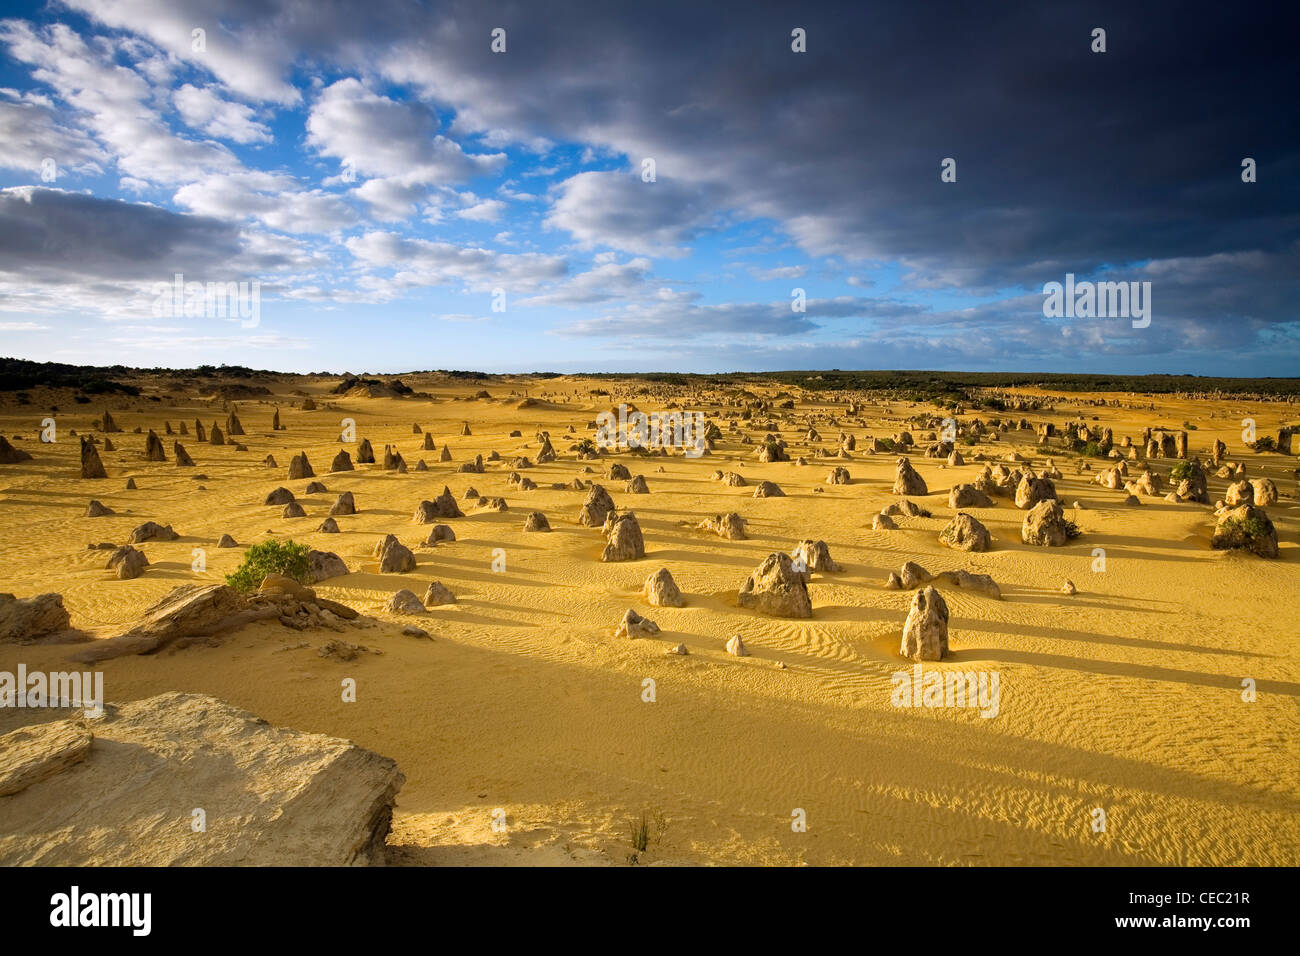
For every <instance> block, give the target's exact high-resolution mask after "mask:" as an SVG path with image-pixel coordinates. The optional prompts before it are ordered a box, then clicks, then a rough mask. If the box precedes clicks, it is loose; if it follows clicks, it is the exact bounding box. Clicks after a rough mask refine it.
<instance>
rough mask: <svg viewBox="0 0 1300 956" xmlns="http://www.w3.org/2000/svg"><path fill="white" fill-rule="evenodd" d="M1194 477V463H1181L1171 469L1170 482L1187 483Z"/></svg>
mask: <svg viewBox="0 0 1300 956" xmlns="http://www.w3.org/2000/svg"><path fill="white" fill-rule="evenodd" d="M1191 477H1192V463H1191V462H1190V461H1180V462H1179V463H1178V464H1176V465H1174V467H1173V468H1170V469H1169V480H1170V481H1186V480H1187V479H1188V478H1191Z"/></svg>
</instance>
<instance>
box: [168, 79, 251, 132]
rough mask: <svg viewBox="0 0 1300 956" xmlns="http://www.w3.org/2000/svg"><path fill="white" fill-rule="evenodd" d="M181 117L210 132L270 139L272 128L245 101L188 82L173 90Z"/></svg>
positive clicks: (195, 126)
mask: <svg viewBox="0 0 1300 956" xmlns="http://www.w3.org/2000/svg"><path fill="white" fill-rule="evenodd" d="M172 102H174V103H175V104H176V109H177V110H178V111H179V112H180V114H181V118H182V119H183V120H185V122H186V124H187V125H189V126H191V127H193V128H194V129H199V130H202V131H203V132H205V133H207V134H208V135H209V136H217V137H220V138H221V139H228V140H232V141H233V142H236V143H269V142H270V141H271V131H270V130H269V129H267V127H266V126H265V125H264V124H262V123H259V122H258V121H257V118H256V114H255V113H254V112H253V110H252V109H250V108H249V107H247V106H244V105H243V104H242V103H232V102H230V101H229V100H223V99H222V98H221V97H220V96H218V95H217V94H216V93H214V92H213V91H212V90H211V89H207V88H205V89H199V88H198V87H196V86H192V85H190V84H189V83H186V84H185V85H184V86H182V87H181V88H180V89H178V90H177V91H176V92H174V93H173V94H172Z"/></svg>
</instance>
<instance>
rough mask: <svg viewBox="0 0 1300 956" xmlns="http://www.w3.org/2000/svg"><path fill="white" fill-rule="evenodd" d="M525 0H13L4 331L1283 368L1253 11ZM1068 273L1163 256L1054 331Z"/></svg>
mask: <svg viewBox="0 0 1300 956" xmlns="http://www.w3.org/2000/svg"><path fill="white" fill-rule="evenodd" d="M533 6H535V5H526V6H522V7H521V6H518V5H513V4H503V5H496V4H491V3H463V4H460V3H451V4H436V5H435V4H422V3H391V4H388V3H382V2H370V3H364V4H362V3H351V2H347V0H338V2H326V3H318V4H304V3H299V2H291V0H275V2H268V3H265V4H256V5H253V6H252V7H250V6H249V5H248V4H245V3H240V2H238V0H206V2H197V0H175V2H169V3H158V2H150V0H68V2H59V3H51V4H49V5H40V4H33V5H30V6H28V7H26V8H24V7H19V8H18V9H11V10H9V11H8V19H5V20H4V21H3V23H2V24H0V133H3V135H0V189H2V190H3V192H0V341H2V342H3V346H2V347H0V354H8V355H15V356H19V357H24V358H32V359H38V360H51V361H64V362H78V363H96V364H106V363H110V362H121V363H125V364H133V365H143V366H153V365H168V366H187V365H194V364H198V363H201V362H209V363H223V362H224V363H230V364H244V365H251V366H255V367H267V368H278V369H284V370H292V371H313V370H327V369H328V370H335V371H342V370H349V371H353V372H362V371H376V372H382V371H401V370H405V369H412V368H417V369H418V368H473V369H481V370H486V371H532V370H557V371H588V370H610V371H620V370H685V371H728V370H762V369H788V368H830V367H838V368H936V369H972V370H975V369H1012V370H1034V369H1042V370H1051V371H1060V370H1075V371H1101V372H1147V371H1160V372H1194V373H1203V374H1230V375H1231V374H1237V375H1285V374H1294V373H1295V372H1296V362H1295V359H1296V357H1297V355H1298V354H1300V348H1298V347H1297V342H1298V341H1300V338H1298V334H1300V333H1298V330H1297V316H1296V306H1295V303H1296V302H1297V301H1298V300H1300V299H1298V297H1297V294H1296V293H1297V291H1300V289H1298V288H1297V285H1298V277H1300V269H1297V264H1298V262H1300V255H1298V251H1300V232H1298V230H1297V222H1300V216H1297V187H1296V185H1294V183H1295V182H1296V179H1295V177H1296V175H1300V150H1298V149H1297V143H1296V129H1295V121H1294V110H1293V109H1292V108H1291V107H1290V106H1289V105H1287V104H1286V102H1285V98H1284V97H1282V96H1281V95H1280V94H1279V93H1277V91H1276V90H1275V89H1274V88H1273V86H1272V85H1270V82H1271V80H1272V79H1273V78H1274V75H1275V73H1277V72H1278V71H1283V69H1284V67H1285V66H1287V65H1288V64H1286V63H1282V62H1279V61H1278V60H1277V57H1276V55H1270V54H1269V53H1268V52H1266V47H1265V45H1264V44H1265V43H1266V40H1267V37H1268V36H1269V34H1270V32H1271V27H1270V24H1269V23H1268V22H1267V17H1266V16H1265V17H1261V18H1256V19H1254V20H1252V24H1251V26H1249V27H1244V26H1242V25H1241V24H1238V23H1235V22H1234V21H1232V19H1231V18H1226V19H1225V20H1224V22H1215V21H1214V20H1213V19H1212V18H1208V17H1207V18H1203V21H1204V22H1199V21H1198V23H1199V32H1194V33H1192V34H1191V35H1190V36H1189V35H1184V36H1181V37H1179V38H1178V39H1177V42H1173V40H1171V39H1170V38H1169V37H1164V36H1162V35H1161V34H1160V32H1159V31H1158V30H1153V28H1152V27H1151V26H1150V22H1155V21H1154V20H1153V21H1148V20H1145V19H1138V18H1135V17H1133V16H1132V15H1131V13H1129V12H1127V11H1126V10H1125V8H1124V7H1123V6H1114V7H1111V8H1109V9H1107V8H1105V7H1104V6H1103V7H1102V8H1098V7H1097V5H1095V4H1094V5H1092V6H1091V8H1090V7H1086V6H1076V5H1072V4H1064V5H1062V6H1060V7H1059V8H1056V9H1054V10H1053V11H1051V12H1042V11H1035V12H1033V13H1026V12H1014V11H1012V12H1009V11H1007V10H1005V9H1003V8H1001V5H997V6H995V7H990V8H985V9H984V10H983V11H976V12H975V13H974V14H972V12H971V8H970V7H969V5H953V6H952V7H951V8H948V7H947V6H946V5H941V6H940V7H936V8H935V9H934V10H932V11H928V12H926V13H920V14H918V13H917V12H915V11H913V10H911V9H910V8H909V7H907V6H905V5H899V6H897V7H892V6H889V5H885V6H884V7H881V8H879V9H877V10H875V11H874V12H870V13H864V12H862V11H857V12H854V13H846V12H844V11H842V10H840V9H839V8H838V7H833V6H830V7H826V8H822V7H820V6H818V5H816V4H814V5H811V6H809V7H806V8H805V7H800V8H798V10H797V12H795V13H790V12H789V11H787V10H786V9H784V8H781V7H776V6H767V5H763V4H759V5H755V6H754V7H752V8H750V9H747V10H745V11H744V12H731V13H724V12H715V11H711V10H707V9H700V8H698V5H682V6H680V7H679V6H677V5H675V4H667V5H657V6H656V8H655V11H653V12H648V11H644V10H640V9H639V8H632V7H627V8H624V9H620V8H619V7H618V6H617V5H609V4H602V5H592V4H566V3H557V4H553V5H546V8H545V10H541V9H533ZM1099 19H1100V20H1104V22H1105V23H1106V24H1108V25H1109V28H1110V31H1109V32H1110V35H1111V37H1112V38H1113V39H1112V42H1113V44H1114V45H1113V48H1112V49H1111V50H1109V51H1107V52H1106V53H1105V54H1098V53H1094V52H1092V51H1091V50H1090V49H1089V43H1090V40H1089V37H1090V29H1091V25H1092V24H1094V23H1095V22H1097V21H1098V20H1099ZM497 26H500V27H503V28H504V29H505V30H506V33H507V46H506V50H505V52H504V53H495V52H493V51H492V50H491V49H490V45H491V31H492V29H494V28H495V27H497ZM792 26H800V27H802V28H804V29H806V31H807V36H808V38H809V39H808V51H807V52H806V53H796V52H794V51H793V50H792V49H791V48H790V35H791V28H792ZM196 29H201V30H203V31H204V34H203V41H204V42H203V43H202V44H201V47H202V48H201V49H199V48H196V45H195V42H194V31H195V30H196ZM1243 30H1245V31H1247V32H1244V33H1243V32H1242V31H1243ZM1214 44H1217V49H1219V50H1220V51H1221V52H1220V54H1219V56H1218V57H1217V59H1211V60H1207V59H1206V58H1205V57H1204V56H1203V53H1204V50H1203V49H1202V47H1204V46H1206V45H1214ZM1225 50H1226V51H1228V52H1222V51H1225ZM1290 65H1291V66H1293V65H1294V64H1290ZM1245 89H1249V90H1251V91H1252V92H1251V96H1250V97H1249V98H1243V97H1242V96H1240V95H1239V94H1240V92H1241V91H1242V90H1245ZM1229 104H1231V108H1227V106H1228V105H1229ZM1207 117H1209V119H1208V120H1207ZM1285 117H1290V119H1285ZM947 156H954V157H956V158H957V169H958V175H957V181H956V182H955V183H945V182H942V181H941V178H940V175H939V174H940V163H941V161H942V160H943V159H944V158H945V157H947ZM1244 156H1257V157H1258V161H1259V163H1260V167H1261V175H1260V178H1259V181H1258V182H1256V183H1253V184H1245V183H1243V182H1242V181H1241V177H1240V169H1239V164H1240V160H1241V157H1244ZM647 158H652V159H653V160H654V161H655V166H656V169H655V181H654V182H646V181H644V177H643V175H642V170H643V162H644V160H645V159H647ZM51 161H52V162H53V164H54V169H55V175H54V176H53V178H51V177H50V175H49V168H50V167H49V163H50V162H51ZM178 271H179V272H182V273H183V274H184V275H185V276H186V279H187V280H191V281H200V282H204V281H213V282H232V281H233V282H239V281H254V280H256V281H258V282H260V284H261V302H260V312H259V317H258V322H257V324H256V326H254V327H245V326H243V325H241V324H240V323H238V322H232V321H228V320H225V319H222V318H219V317H202V316H191V317H185V316H178V317H177V316H168V317H159V316H157V315H155V314H154V312H153V310H152V303H153V301H154V296H153V294H152V291H151V290H152V289H153V287H154V286H155V284H156V283H158V282H167V281H170V280H171V277H172V275H173V274H174V273H175V272H178ZM1066 272H1073V273H1075V274H1077V275H1078V276H1079V277H1080V278H1084V277H1088V276H1093V277H1097V276H1100V275H1102V274H1105V275H1106V276H1108V277H1112V278H1118V279H1122V280H1125V281H1130V280H1131V281H1149V282H1151V283H1152V299H1153V322H1152V325H1151V327H1150V328H1147V329H1142V330H1137V329H1134V328H1132V327H1130V325H1129V323H1128V322H1127V321H1126V320H1124V319H1115V318H1111V319H1091V320H1071V321H1066V322H1063V321H1061V320H1055V319H1048V318H1045V317H1044V316H1043V314H1042V299H1043V297H1042V291H1041V290H1042V287H1043V284H1044V283H1047V282H1052V281H1061V280H1063V278H1064V275H1065V273H1066ZM796 289H802V290H803V294H804V296H805V297H806V300H807V305H806V311H803V312H797V311H794V310H792V308H791V301H792V295H793V294H794V290H796ZM494 290H502V291H503V292H504V299H505V310H504V311H493V309H492V303H493V301H494V300H493V294H494Z"/></svg>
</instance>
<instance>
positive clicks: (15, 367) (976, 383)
mask: <svg viewBox="0 0 1300 956" xmlns="http://www.w3.org/2000/svg"><path fill="white" fill-rule="evenodd" d="M288 374H290V373H282V372H274V371H269V370H266V369H253V368H248V367H246V366H243V365H200V366H199V367H198V368H195V369H172V368H130V367H128V366H124V365H111V366H104V367H96V366H85V365H65V364H62V363H59V362H32V361H28V360H26V359H16V358H0V391H18V390H20V389H24V388H37V387H40V386H52V387H65V388H78V389H81V390H82V391H84V392H86V393H88V394H105V393H109V392H121V393H123V394H136V392H135V391H132V388H133V386H129V385H125V384H123V383H122V382H121V381H120V380H121V379H123V378H128V377H131V376H142V375H156V376H163V375H170V376H177V375H184V376H196V377H201V378H218V379H267V378H274V377H282V376H287V375H288ZM314 374H315V375H316V376H317V377H332V376H334V375H338V374H340V373H337V372H317V373H314ZM409 374H413V375H414V374H420V375H435V374H436V375H443V376H446V377H447V378H450V379H457V380H464V381H475V382H478V381H491V380H493V379H497V378H517V377H518V376H497V375H492V374H489V373H487V372H478V371H469V370H463V369H426V370H424V371H412V372H411V373H409ZM562 374H563V373H560V372H532V373H530V376H531V377H533V378H538V379H553V378H558V377H560V376H561V375H562ZM571 377H573V378H579V379H591V380H593V381H602V380H605V381H607V380H611V379H632V380H640V381H643V382H645V383H647V384H658V385H678V386H694V387H703V388H722V389H735V390H741V391H743V390H745V388H746V386H750V385H756V384H763V383H767V384H777V385H780V386H783V387H785V388H801V389H809V390H816V391H845V390H855V391H870V390H878V391H891V392H896V393H898V396H899V398H900V399H902V400H905V401H914V402H931V403H934V404H935V405H937V406H939V407H941V408H944V407H947V408H950V407H952V404H953V403H962V404H964V405H967V406H980V407H983V408H986V409H989V410H994V411H1005V410H1006V402H1005V401H1003V400H1002V399H1001V398H998V397H997V396H990V395H981V394H978V393H979V392H980V391H981V390H988V389H1008V388H1033V387H1037V388H1043V389H1052V390H1058V391H1066V392H1136V393H1140V394H1152V395H1155V394H1169V393H1171V392H1222V393H1227V394H1235V395H1243V394H1260V395H1274V396H1276V395H1300V378H1222V377H1217V376H1202V375H1163V374H1162V375H1083V374H1073V373H1066V372H931V371H924V370H907V369H900V370H896V371H890V370H872V371H852V370H850V371H845V370H843V369H829V370H823V371H785V372H729V373H726V374H688V373H685V372H640V373H635V372H634V373H623V372H582V373H575V374H574V375H572V376H571ZM92 389H93V390H94V391H92Z"/></svg>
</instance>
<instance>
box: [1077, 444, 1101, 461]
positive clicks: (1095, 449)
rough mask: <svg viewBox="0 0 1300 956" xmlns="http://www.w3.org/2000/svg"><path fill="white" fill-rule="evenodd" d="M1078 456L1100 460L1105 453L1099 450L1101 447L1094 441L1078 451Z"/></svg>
mask: <svg viewBox="0 0 1300 956" xmlns="http://www.w3.org/2000/svg"><path fill="white" fill-rule="evenodd" d="M1079 454H1080V455H1083V456H1085V457H1087V458H1101V457H1102V456H1103V455H1104V454H1105V452H1103V451H1102V450H1101V445H1099V444H1097V443H1096V442H1095V441H1090V442H1088V444H1086V445H1084V446H1083V447H1082V448H1080V449H1079Z"/></svg>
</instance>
